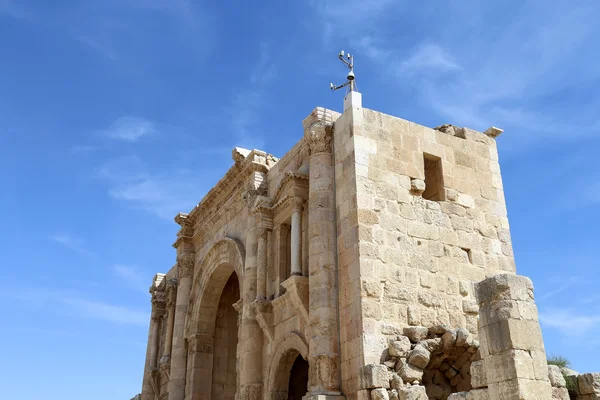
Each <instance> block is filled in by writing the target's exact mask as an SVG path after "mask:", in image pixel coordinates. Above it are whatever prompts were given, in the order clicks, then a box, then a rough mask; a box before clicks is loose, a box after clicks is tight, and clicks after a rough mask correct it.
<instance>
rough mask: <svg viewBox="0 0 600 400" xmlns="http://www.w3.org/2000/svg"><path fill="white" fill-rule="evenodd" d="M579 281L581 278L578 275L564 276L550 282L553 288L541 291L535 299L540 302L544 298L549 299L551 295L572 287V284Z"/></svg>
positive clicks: (553, 295)
mask: <svg viewBox="0 0 600 400" xmlns="http://www.w3.org/2000/svg"><path fill="white" fill-rule="evenodd" d="M579 282H581V278H579V277H578V276H569V277H566V278H561V279H560V280H556V281H555V282H553V283H552V286H553V287H554V289H552V290H550V291H547V292H543V293H542V294H541V295H538V296H536V299H537V301H538V302H541V301H544V300H549V299H551V298H552V297H555V296H556V295H558V294H560V293H562V292H564V291H565V290H567V289H569V288H571V287H573V286H574V285H576V284H578V283H579Z"/></svg>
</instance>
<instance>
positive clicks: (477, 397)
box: [467, 389, 490, 400]
mask: <svg viewBox="0 0 600 400" xmlns="http://www.w3.org/2000/svg"><path fill="white" fill-rule="evenodd" d="M467 400H490V395H489V391H488V389H475V390H471V391H470V392H467Z"/></svg>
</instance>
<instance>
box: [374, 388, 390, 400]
mask: <svg viewBox="0 0 600 400" xmlns="http://www.w3.org/2000/svg"><path fill="white" fill-rule="evenodd" d="M371 399H372V400H390V396H388V392H387V390H386V389H373V390H371Z"/></svg>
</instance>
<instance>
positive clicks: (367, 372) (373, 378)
mask: <svg viewBox="0 0 600 400" xmlns="http://www.w3.org/2000/svg"><path fill="white" fill-rule="evenodd" d="M359 385H360V388H361V389H373V388H386V389H387V388H389V387H390V373H389V371H388V369H387V367H386V366H385V365H382V364H369V365H365V366H364V367H362V368H361V371H360V376H359Z"/></svg>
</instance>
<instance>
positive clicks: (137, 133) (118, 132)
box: [102, 116, 157, 142]
mask: <svg viewBox="0 0 600 400" xmlns="http://www.w3.org/2000/svg"><path fill="white" fill-rule="evenodd" d="M156 132H157V129H156V124H155V123H154V122H152V121H150V120H147V119H145V118H140V117H132V116H124V117H121V118H119V119H117V120H116V121H115V122H113V123H112V124H111V125H110V126H109V127H108V129H106V130H104V131H102V134H103V135H104V136H106V137H108V138H111V139H116V140H122V141H126V142H136V141H138V140H139V139H141V138H142V137H143V136H147V135H150V134H153V133H156Z"/></svg>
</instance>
